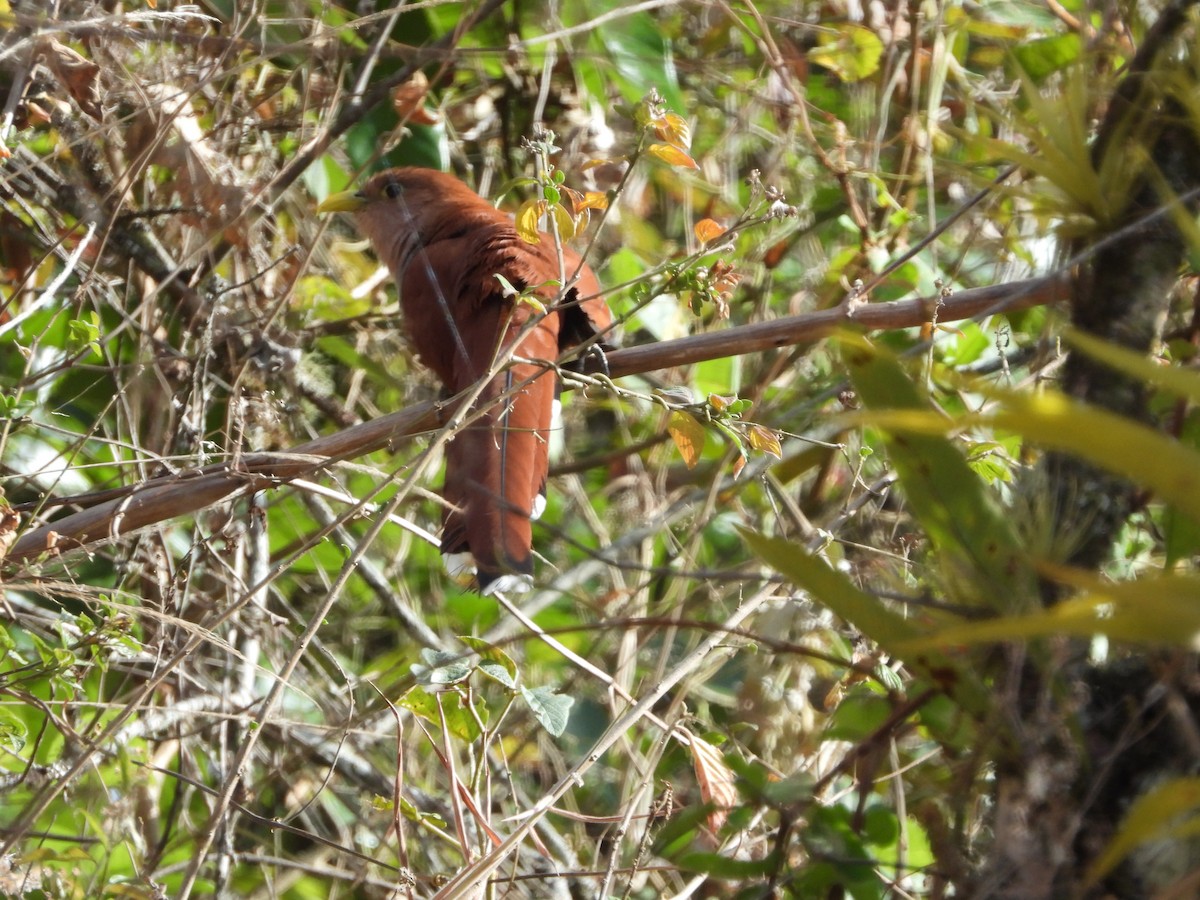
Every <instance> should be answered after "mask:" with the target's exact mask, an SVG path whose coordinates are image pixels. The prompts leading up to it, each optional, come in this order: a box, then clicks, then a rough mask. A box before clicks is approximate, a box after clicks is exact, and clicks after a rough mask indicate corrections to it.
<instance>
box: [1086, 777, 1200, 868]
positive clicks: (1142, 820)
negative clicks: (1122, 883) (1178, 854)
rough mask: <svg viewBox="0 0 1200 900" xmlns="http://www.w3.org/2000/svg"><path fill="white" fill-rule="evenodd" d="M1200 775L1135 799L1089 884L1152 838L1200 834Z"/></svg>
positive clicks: (1163, 786) (1155, 839)
mask: <svg viewBox="0 0 1200 900" xmlns="http://www.w3.org/2000/svg"><path fill="white" fill-rule="evenodd" d="M1198 811H1200V778H1173V779H1171V780H1169V781H1166V782H1164V783H1162V784H1159V785H1157V786H1156V787H1154V788H1152V789H1151V790H1150V791H1147V792H1146V793H1145V794H1143V795H1142V796H1141V797H1138V799H1137V800H1135V801H1134V802H1133V805H1132V806H1130V807H1129V812H1127V813H1126V814H1125V820H1124V821H1123V822H1122V823H1121V827H1120V828H1119V829H1118V830H1117V833H1116V835H1115V836H1114V837H1113V839H1112V840H1111V841H1110V842H1109V844H1108V846H1107V847H1105V848H1104V852H1103V853H1101V854H1100V856H1098V857H1097V858H1096V861H1095V862H1093V863H1092V865H1091V868H1090V869H1089V870H1088V874H1087V885H1094V884H1096V882H1098V881H1099V880H1100V879H1101V878H1103V877H1104V876H1105V875H1107V874H1108V873H1109V872H1111V871H1112V870H1113V869H1114V868H1115V867H1116V866H1117V864H1118V863H1120V862H1121V860H1123V859H1124V858H1125V857H1126V856H1128V855H1129V854H1130V853H1131V852H1133V850H1134V849H1135V848H1137V847H1138V846H1140V845H1141V844H1145V843H1147V842H1149V841H1157V840H1163V839H1169V838H1179V837H1184V836H1194V835H1196V834H1197V833H1200V817H1198V816H1196V815H1192V816H1191V817H1190V818H1182V819H1181V817H1182V816H1187V815H1188V814H1189V813H1193V814H1194V813H1196V812H1198Z"/></svg>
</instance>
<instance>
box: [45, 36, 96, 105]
mask: <svg viewBox="0 0 1200 900" xmlns="http://www.w3.org/2000/svg"><path fill="white" fill-rule="evenodd" d="M38 51H39V54H40V56H41V59H42V62H44V63H45V64H46V66H47V68H49V69H50V71H51V72H53V73H54V77H55V78H57V79H58V80H59V82H61V84H62V86H63V87H65V88H66V89H67V93H68V94H70V95H71V97H72V98H73V99H74V100H75V102H76V103H78V104H79V108H80V109H82V110H83V111H84V112H85V113H87V114H88V115H89V116H91V117H92V118H93V119H96V120H97V121H99V119H100V115H101V110H100V86H99V84H97V78H98V76H99V75H100V67H99V66H98V65H96V64H95V63H94V62H92V61H91V60H90V59H87V58H86V57H84V56H83V55H82V54H80V53H79V52H78V51H76V50H72V49H71V48H70V47H68V46H67V45H66V44H62V43H59V42H58V41H56V40H54V38H43V39H42V40H41V42H40V43H39V46H38Z"/></svg>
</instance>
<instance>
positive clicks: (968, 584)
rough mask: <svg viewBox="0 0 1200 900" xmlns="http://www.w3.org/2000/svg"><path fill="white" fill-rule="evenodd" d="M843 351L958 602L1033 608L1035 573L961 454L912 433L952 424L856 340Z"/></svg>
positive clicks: (937, 439)
mask: <svg viewBox="0 0 1200 900" xmlns="http://www.w3.org/2000/svg"><path fill="white" fill-rule="evenodd" d="M842 346H843V348H844V349H843V354H842V355H843V358H844V359H845V360H846V362H847V364H848V365H849V367H850V377H851V379H852V380H853V382H854V387H855V390H856V391H857V392H858V395H859V396H860V397H861V398H862V400H863V401H864V402H865V403H866V404H867V406H868V407H869V408H870V410H871V412H870V413H868V414H867V415H866V416H865V419H866V420H867V421H868V422H870V423H871V424H874V425H876V426H879V427H881V428H883V429H885V430H886V431H887V432H888V435H887V448H888V454H889V458H890V459H891V462H892V464H893V465H894V466H895V468H896V472H897V474H898V475H899V476H900V482H901V484H902V485H903V487H904V496H905V500H906V502H907V503H908V505H909V507H910V508H911V509H912V511H913V514H914V515H915V516H916V518H917V520H918V521H919V522H920V523H921V525H922V527H923V528H924V529H925V530H926V532H927V533H928V534H929V537H930V538H931V539H932V541H933V542H934V544H935V545H936V547H937V549H938V551H939V553H940V555H941V557H942V559H943V560H944V561H945V562H946V563H947V564H948V569H949V570H950V572H951V574H952V575H953V576H954V579H955V580H954V584H955V587H956V588H958V590H959V591H960V596H959V597H957V598H956V599H958V600H959V602H970V601H971V600H979V599H982V600H983V601H984V602H985V603H986V604H987V605H989V606H991V607H992V608H993V609H996V610H998V611H1001V612H1009V611H1011V609H1010V607H1011V606H1012V605H1013V604H1014V603H1017V604H1023V605H1025V606H1026V607H1029V606H1032V605H1034V604H1036V603H1037V593H1036V591H1035V590H1034V589H1033V584H1034V579H1033V577H1032V571H1031V569H1030V568H1029V566H1028V564H1027V562H1026V559H1025V554H1024V553H1023V552H1022V550H1021V545H1020V543H1019V542H1018V540H1017V538H1016V536H1015V534H1014V533H1013V531H1012V528H1011V525H1010V520H1009V517H1008V516H1007V515H1006V514H1005V513H1004V512H1003V511H1002V510H1001V507H1000V505H999V503H998V502H997V500H996V497H995V495H994V494H993V493H992V492H990V491H989V490H988V489H987V488H986V486H985V485H984V484H983V482H981V480H980V478H979V476H977V475H976V474H975V473H974V472H973V471H972V470H971V467H970V465H968V463H967V461H966V458H965V457H964V456H963V454H962V452H961V451H960V450H959V448H958V447H956V446H955V445H954V444H952V443H951V442H950V441H948V440H947V439H945V438H944V437H941V436H940V435H936V436H935V435H934V434H932V433H931V432H930V431H929V430H928V429H927V428H913V427H909V423H910V422H911V421H913V420H914V419H915V420H916V421H919V422H922V423H926V424H927V423H928V422H930V421H940V422H942V423H943V428H942V430H943V431H948V430H951V429H953V428H954V427H955V422H954V421H952V420H950V419H948V418H946V417H945V416H943V415H942V414H940V413H936V412H934V411H933V409H932V407H931V406H930V404H929V402H928V400H927V399H926V398H925V397H924V396H923V395H922V394H921V393H919V392H918V391H917V389H916V387H915V386H914V385H913V383H912V381H911V380H909V378H908V376H907V375H906V373H905V372H904V370H903V369H902V368H901V367H900V365H899V364H898V363H897V362H896V360H895V359H894V358H892V357H891V356H889V355H887V354H885V353H883V352H882V351H878V350H875V349H874V348H872V347H871V346H870V345H869V344H868V343H867V342H865V341H862V340H859V339H853V338H847V339H844V340H843V341H842ZM895 410H902V411H917V412H916V413H915V414H914V413H904V412H895ZM885 411H886V412H885ZM979 595H982V596H981V597H980V596H979Z"/></svg>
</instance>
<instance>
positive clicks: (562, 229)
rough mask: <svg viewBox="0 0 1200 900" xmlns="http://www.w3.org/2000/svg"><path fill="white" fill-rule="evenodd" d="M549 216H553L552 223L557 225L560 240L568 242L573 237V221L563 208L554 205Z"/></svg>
mask: <svg viewBox="0 0 1200 900" xmlns="http://www.w3.org/2000/svg"><path fill="white" fill-rule="evenodd" d="M550 215H552V216H554V221H555V222H556V223H558V236H559V237H560V238H561V239H562V240H564V241H569V240H570V239H571V238H573V237H575V220H574V219H572V218H571V214H570V213H569V212H567V208H566V207H565V206H563V205H562V204H561V203H555V204H554V205H553V206H551V207H550Z"/></svg>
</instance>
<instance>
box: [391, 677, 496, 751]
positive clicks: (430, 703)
mask: <svg viewBox="0 0 1200 900" xmlns="http://www.w3.org/2000/svg"><path fill="white" fill-rule="evenodd" d="M396 705H397V706H400V707H403V708H404V709H407V710H408V711H409V712H411V713H413V714H414V715H417V716H420V717H421V718H422V719H424V720H425V721H427V722H432V723H433V724H434V725H437V726H438V727H439V728H440V727H441V725H442V718H443V716H444V717H445V720H446V728H447V730H449V732H450V733H451V734H452V735H454V736H455V737H457V738H459V739H460V740H464V741H474V740H478V739H479V737H480V736H481V735H482V734H483V732H482V731H481V730H480V727H479V722H478V721H476V716H478V717H479V721H485V722H486V721H487V708H486V707H484V706H483V703H482V701H480V702H479V703H477V705H476V707H475V714H474V715H473V714H472V713H471V711H470V710H468V709H467V708H466V703H465V700H464V699H463V696H462V695H461V694H459V693H458V692H457V691H446V692H444V693H439V694H431V693H429V692H428V691H426V690H425V689H424V688H422V687H420V686H417V687H413V688H411V689H410V690H409V691H408V692H407V693H406V694H405V695H404V696H403V697H401V698H400V699H399V700H398V701H397V703H396Z"/></svg>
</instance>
